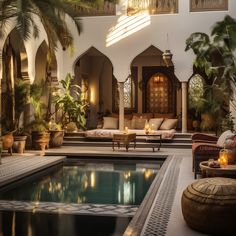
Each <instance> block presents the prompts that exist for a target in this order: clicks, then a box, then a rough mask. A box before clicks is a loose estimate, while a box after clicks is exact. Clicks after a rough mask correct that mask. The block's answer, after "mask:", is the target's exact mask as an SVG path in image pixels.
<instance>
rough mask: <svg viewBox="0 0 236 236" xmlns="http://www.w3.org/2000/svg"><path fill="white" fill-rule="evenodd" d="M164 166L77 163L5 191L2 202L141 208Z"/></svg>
mask: <svg viewBox="0 0 236 236" xmlns="http://www.w3.org/2000/svg"><path fill="white" fill-rule="evenodd" d="M162 163H163V161H155V162H153V163H151V164H145V163H137V162H136V163H126V164H125V163H101V164H100V163H88V162H76V163H73V164H72V165H64V166H57V167H56V168H53V170H51V171H49V172H48V173H47V174H46V175H43V176H40V177H37V178H33V179H31V180H30V181H29V182H26V183H23V184H22V183H21V184H18V186H14V187H13V188H8V189H5V190H4V189H3V191H1V193H0V199H4V200H17V201H39V202H62V203H93V204H122V205H139V204H140V203H141V202H142V200H143V198H144V196H145V194H146V192H147V191H148V189H149V187H150V185H151V183H152V181H153V179H154V178H155V176H156V174H157V172H158V170H159V169H160V167H161V165H162Z"/></svg>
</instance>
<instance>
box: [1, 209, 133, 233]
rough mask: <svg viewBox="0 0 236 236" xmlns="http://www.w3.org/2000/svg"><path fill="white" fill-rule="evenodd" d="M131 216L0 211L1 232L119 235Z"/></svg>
mask: <svg viewBox="0 0 236 236" xmlns="http://www.w3.org/2000/svg"><path fill="white" fill-rule="evenodd" d="M130 220H131V219H130V217H111V216H109V217H107V216H99V217H98V216H92V215H91V216H89V215H67V214H65V215H62V214H45V213H37V214H34V213H26V212H8V211H7V212H5V211H3V212H1V211H0V235H1V236H121V235H123V233H124V231H125V228H126V227H127V225H128V224H129V222H130Z"/></svg>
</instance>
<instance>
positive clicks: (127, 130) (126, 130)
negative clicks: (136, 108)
mask: <svg viewBox="0 0 236 236" xmlns="http://www.w3.org/2000/svg"><path fill="white" fill-rule="evenodd" d="M128 132H129V128H128V127H127V126H125V133H126V134H127V133H128Z"/></svg>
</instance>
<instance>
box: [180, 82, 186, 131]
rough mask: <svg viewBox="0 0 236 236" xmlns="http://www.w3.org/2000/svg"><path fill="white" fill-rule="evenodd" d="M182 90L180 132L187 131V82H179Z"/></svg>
mask: <svg viewBox="0 0 236 236" xmlns="http://www.w3.org/2000/svg"><path fill="white" fill-rule="evenodd" d="M181 90H182V133H186V132H187V82H186V81H184V82H181Z"/></svg>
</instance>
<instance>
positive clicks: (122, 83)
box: [118, 82, 125, 131]
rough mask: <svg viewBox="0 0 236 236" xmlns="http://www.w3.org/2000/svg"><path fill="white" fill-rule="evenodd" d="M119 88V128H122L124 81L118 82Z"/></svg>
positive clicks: (121, 129)
mask: <svg viewBox="0 0 236 236" xmlns="http://www.w3.org/2000/svg"><path fill="white" fill-rule="evenodd" d="M118 89H119V130H120V131H123V130H124V110H125V109H124V82H118Z"/></svg>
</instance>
